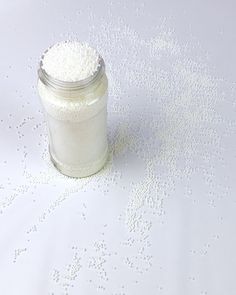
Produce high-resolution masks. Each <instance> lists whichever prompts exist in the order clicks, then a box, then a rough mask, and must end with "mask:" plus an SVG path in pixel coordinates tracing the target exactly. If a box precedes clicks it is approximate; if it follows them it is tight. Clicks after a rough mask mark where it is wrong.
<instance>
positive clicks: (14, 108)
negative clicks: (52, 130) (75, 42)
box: [0, 0, 236, 295]
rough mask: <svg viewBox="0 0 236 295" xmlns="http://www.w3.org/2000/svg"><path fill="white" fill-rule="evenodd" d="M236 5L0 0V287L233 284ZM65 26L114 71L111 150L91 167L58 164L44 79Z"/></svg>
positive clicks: (64, 289) (212, 290)
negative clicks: (43, 100)
mask: <svg viewBox="0 0 236 295" xmlns="http://www.w3.org/2000/svg"><path fill="white" fill-rule="evenodd" d="M235 11H236V6H235V3H234V1H209V0H208V1H203V0H201V1H170V0H168V1H154V0H150V1H139V0H138V1H123V0H121V1H112V0H110V1H101V0H98V1H85V0H81V1H72V0H68V1H64V0H63V1H49V0H38V1H32V0H31V1H30V0H28V1H27V0H15V1H3V0H1V2H0V36H1V44H0V140H1V141H0V143H1V144H0V153H1V154H0V213H1V214H0V294H4V295H37V294H38V295H43V294H50V295H53V294H54V295H59V294H64V295H65V294H69V295H72V294H86V295H87V294H89V295H90V294H112V295H132V294H135V295H137V294H149V295H157V294H163V295H183V294H186V295H188V294H191V295H195V294H196V295H197V294H198V295H200V294H201V295H210V294H212V295H222V294H227V295H234V294H236V285H235V284H236V283H235V272H236V255H235V248H236V234H235V233H236V231H235V227H236V215H235V210H236V201H235V193H236V186H235V185H236V179H235V164H236V149H235V148H236V133H235V131H236V121H235V115H236V104H235V94H236V84H235V83H236V80H235V77H236V69H235V65H236V57H235V56H236V55H235V52H236V34H235V28H236V12H235ZM68 38H79V39H80V40H83V41H88V42H89V43H90V44H91V45H93V46H95V47H97V48H98V49H99V51H100V52H101V53H102V55H103V57H104V60H105V62H106V65H107V74H108V78H109V81H110V100H109V108H108V112H109V122H108V126H109V142H110V159H109V162H108V164H107V165H106V167H105V168H104V170H103V171H101V172H100V173H99V174H97V175H95V176H93V177H90V178H86V179H82V180H75V179H69V178H66V177H64V176H61V175H60V174H59V173H58V172H57V171H55V169H54V168H53V166H52V165H51V164H50V161H49V159H48V152H47V134H46V126H45V122H44V117H43V113H42V108H41V105H40V101H39V98H38V95H37V89H36V85H37V68H38V62H39V58H40V56H41V54H42V52H43V51H44V50H45V49H46V48H47V47H48V46H50V45H52V44H53V43H55V42H57V41H61V40H64V39H68ZM132 222H134V223H132Z"/></svg>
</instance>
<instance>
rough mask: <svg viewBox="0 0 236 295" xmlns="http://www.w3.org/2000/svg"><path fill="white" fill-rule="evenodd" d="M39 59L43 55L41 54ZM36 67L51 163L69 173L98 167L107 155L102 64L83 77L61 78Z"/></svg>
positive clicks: (88, 172)
mask: <svg viewBox="0 0 236 295" xmlns="http://www.w3.org/2000/svg"><path fill="white" fill-rule="evenodd" d="M42 60H43V57H42ZM42 60H41V63H40V67H39V70H38V76H39V79H38V91H39V95H40V97H41V101H42V104H43V107H44V110H45V116H46V121H47V125H48V134H49V152H50V157H51V160H52V162H53V164H54V166H55V167H56V168H57V169H58V170H59V171H60V172H61V173H63V174H65V175H67V176H71V177H86V176H89V175H92V174H94V173H96V172H97V171H99V170H100V169H101V168H102V167H103V166H104V164H105V162H106V160H107V156H108V143H107V89H108V81H107V77H106V74H105V64H104V61H103V59H102V58H100V59H99V67H98V69H97V71H96V72H95V73H94V74H93V75H92V76H91V77H88V78H87V79H85V80H81V81H77V82H64V81H59V80H57V79H54V78H53V77H51V76H49V75H48V74H47V73H46V72H45V70H44V69H43V68H42Z"/></svg>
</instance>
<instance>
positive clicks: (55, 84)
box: [38, 52, 105, 91]
mask: <svg viewBox="0 0 236 295" xmlns="http://www.w3.org/2000/svg"><path fill="white" fill-rule="evenodd" d="M45 53H46V52H45ZM45 53H44V54H45ZM43 57H44V55H43V56H42V57H41V61H40V64H39V69H38V76H39V79H40V81H41V82H42V83H43V84H44V85H46V86H48V87H51V88H53V89H55V90H59V91H60V90H61V91H78V90H82V89H85V88H86V87H88V86H90V85H92V84H93V83H95V82H96V81H98V80H99V79H101V78H102V76H103V75H104V73H105V63H104V60H103V58H102V57H101V56H100V57H99V65H98V68H97V71H96V72H95V73H94V74H93V75H92V76H90V77H88V78H86V79H83V80H79V81H75V82H68V81H61V80H58V79H55V78H53V77H52V76H50V75H49V74H48V73H47V72H46V71H45V70H44V69H43Z"/></svg>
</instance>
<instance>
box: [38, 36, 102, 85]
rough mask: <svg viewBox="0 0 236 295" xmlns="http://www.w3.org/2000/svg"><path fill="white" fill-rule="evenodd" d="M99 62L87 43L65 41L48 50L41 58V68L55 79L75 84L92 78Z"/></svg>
mask: <svg viewBox="0 0 236 295" xmlns="http://www.w3.org/2000/svg"><path fill="white" fill-rule="evenodd" d="M99 60H100V57H99V54H98V53H97V51H96V50H95V49H93V48H91V47H90V46H89V45H88V44H87V43H81V42H77V41H65V42H60V43H57V44H55V45H54V46H52V47H51V48H49V49H48V51H47V52H46V53H45V54H44V56H43V58H42V68H43V69H44V70H45V71H46V73H47V74H48V75H50V76H51V77H53V78H55V79H58V80H61V81H66V82H75V81H80V80H84V79H86V78H88V77H90V76H92V75H93V74H94V73H95V72H96V71H97V69H98V67H99Z"/></svg>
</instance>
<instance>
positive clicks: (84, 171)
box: [49, 148, 108, 178]
mask: <svg viewBox="0 0 236 295" xmlns="http://www.w3.org/2000/svg"><path fill="white" fill-rule="evenodd" d="M49 154H50V158H51V161H52V163H53V165H54V167H55V168H56V169H57V170H58V171H59V172H60V173H62V174H63V175H65V176H69V177H74V178H84V177H88V176H91V175H93V174H95V173H97V172H99V171H100V170H101V169H102V168H103V167H104V165H105V164H106V162H107V159H108V149H106V151H105V153H104V154H103V155H102V157H101V158H99V159H98V160H97V161H96V162H93V163H91V164H89V165H86V166H83V167H71V166H69V165H65V164H63V163H61V162H60V161H58V160H56V159H55V157H54V156H53V155H52V154H51V152H50V148H49Z"/></svg>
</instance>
